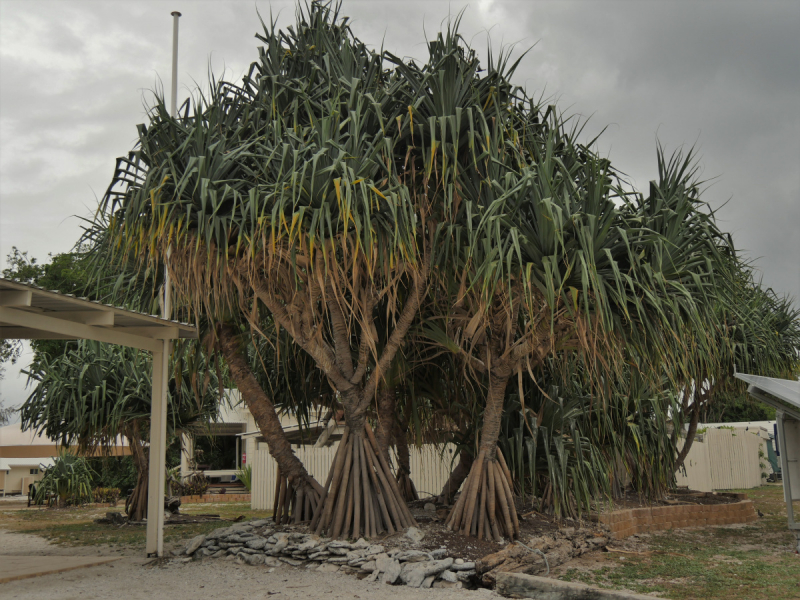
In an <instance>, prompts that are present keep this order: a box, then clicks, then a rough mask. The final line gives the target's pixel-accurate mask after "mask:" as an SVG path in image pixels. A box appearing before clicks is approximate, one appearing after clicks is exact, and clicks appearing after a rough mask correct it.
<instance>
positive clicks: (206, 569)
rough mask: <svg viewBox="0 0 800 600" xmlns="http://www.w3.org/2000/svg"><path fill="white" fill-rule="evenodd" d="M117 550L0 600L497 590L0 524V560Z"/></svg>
mask: <svg viewBox="0 0 800 600" xmlns="http://www.w3.org/2000/svg"><path fill="white" fill-rule="evenodd" d="M4 555H5V556H64V555H72V556H98V555H105V556H121V559H120V560H117V561H114V562H113V563H109V564H107V565H101V566H97V567H89V568H86V569H78V570H75V571H69V572H66V573H56V574H53V575H44V576H42V577H36V578H33V579H24V580H20V581H12V582H10V583H4V584H0V597H2V598H3V600H11V599H12V598H13V599H31V600H93V599H97V600H100V599H105V598H109V597H112V596H115V597H120V598H125V599H126V600H138V599H141V600H159V599H162V598H163V599H169V600H175V598H198V599H203V600H205V599H212V598H220V599H225V600H232V599H237V598H242V599H245V598H246V599H248V600H250V599H252V598H274V599H275V600H290V599H292V600H312V599H313V600H316V599H318V598H324V599H325V600H345V599H347V600H352V599H354V598H360V599H362V600H366V599H372V598H375V599H384V598H386V597H387V594H390V595H391V600H412V599H425V600H483V599H490V598H500V596H498V595H497V594H495V593H494V592H491V591H489V590H479V591H469V590H448V589H427V590H421V589H412V588H407V587H405V586H392V587H391V588H389V587H387V586H384V585H383V584H380V583H366V582H364V581H360V580H358V579H357V578H355V577H354V576H352V575H345V574H342V573H333V574H329V573H318V572H316V571H307V570H304V569H296V568H294V567H290V566H288V565H285V566H282V567H278V568H276V569H274V570H273V571H272V572H271V573H270V572H269V570H268V569H267V568H266V567H250V566H245V565H237V564H235V563H233V562H231V561H224V560H205V561H192V562H187V563H183V562H179V561H177V560H176V561H168V562H167V563H166V564H164V565H163V566H154V565H147V563H148V562H150V561H147V560H145V559H144V558H142V557H141V556H138V555H131V553H130V552H124V551H122V552H121V551H117V550H111V549H108V548H105V547H99V548H98V547H86V546H83V547H66V546H55V545H52V544H49V543H48V542H47V541H46V540H44V539H42V538H40V537H37V536H33V535H27V534H20V533H11V532H7V531H3V530H0V561H2V560H3V556H4Z"/></svg>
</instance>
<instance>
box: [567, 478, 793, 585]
mask: <svg viewBox="0 0 800 600" xmlns="http://www.w3.org/2000/svg"><path fill="white" fill-rule="evenodd" d="M736 491H742V492H745V493H746V494H747V495H748V497H749V498H750V499H752V500H753V502H754V503H755V505H756V507H757V508H758V509H759V510H760V511H761V512H762V513H764V517H762V518H760V519H759V520H758V521H756V522H754V523H750V524H747V525H729V526H726V527H705V528H696V529H684V530H670V531H664V532H658V533H654V534H652V535H651V537H650V538H649V540H648V546H649V549H648V552H647V553H643V554H616V553H611V552H609V553H608V554H605V555H604V559H605V560H603V561H601V562H599V563H598V564H597V566H596V567H595V568H590V569H575V568H573V569H568V570H567V571H566V573H565V574H564V575H562V576H561V577H560V579H563V580H566V581H579V582H582V583H587V584H591V585H596V586H599V587H605V588H612V589H625V590H630V591H634V592H638V593H644V594H647V593H652V592H656V593H658V595H659V596H661V597H666V598H672V599H674V600H684V599H686V600H688V599H695V598H697V599H701V598H702V599H706V598H709V599H724V600H745V599H747V600H751V599H754V598H770V599H771V600H789V599H797V598H800V556H798V555H797V554H794V552H793V549H794V546H795V538H794V535H793V534H792V533H791V532H790V531H789V529H788V527H787V521H786V505H785V504H784V502H783V490H782V487H781V486H780V485H779V484H778V485H765V486H762V487H760V488H756V489H753V490H736ZM798 508H800V507H798Z"/></svg>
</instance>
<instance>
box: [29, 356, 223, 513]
mask: <svg viewBox="0 0 800 600" xmlns="http://www.w3.org/2000/svg"><path fill="white" fill-rule="evenodd" d="M150 361H151V359H150V356H149V355H148V354H147V353H146V352H140V351H137V350H133V349H131V348H126V347H122V346H114V345H110V344H102V343H99V342H91V341H79V342H75V343H72V342H71V343H69V344H68V345H67V348H66V351H65V352H64V353H63V354H60V355H57V356H54V357H51V356H49V355H46V354H45V355H43V356H41V357H40V358H39V360H37V361H35V362H34V363H33V365H31V367H30V368H29V370H28V371H27V372H26V374H27V375H28V377H29V380H30V381H31V382H32V383H33V384H34V387H33V391H32V392H31V394H30V396H29V397H28V399H27V400H26V401H25V403H24V404H23V405H22V407H21V408H20V416H21V419H22V426H23V428H25V429H33V430H34V431H36V432H37V433H43V434H45V435H46V436H47V437H48V438H50V439H52V440H56V441H57V442H58V443H59V444H61V445H62V446H64V447H74V448H76V449H77V450H79V451H82V452H85V451H88V450H92V451H94V450H96V449H98V448H100V449H101V450H102V451H110V450H113V447H114V445H115V444H116V443H118V441H119V440H118V438H119V436H122V437H123V438H125V440H126V441H127V442H128V447H129V448H130V450H131V454H132V457H133V462H134V466H135V468H136V472H137V479H136V487H135V488H134V489H133V490H132V491H131V493H130V494H129V495H128V498H127V500H126V503H125V510H126V512H127V514H128V516H129V518H130V519H131V520H133V521H141V520H142V519H143V518H145V517H146V516H147V508H148V507H147V482H148V449H147V440H148V434H149V423H150V402H151V387H152V382H151V378H150V373H151V372H152V369H151V365H150ZM171 374H172V375H173V377H172V378H171V380H170V385H169V389H168V396H167V402H168V407H167V429H168V432H170V433H176V432H179V431H182V430H194V429H198V430H199V429H202V427H203V425H204V424H206V423H208V422H210V421H211V420H213V419H214V417H215V416H216V414H217V400H218V396H217V386H216V377H215V375H214V373H213V372H212V371H210V370H207V369H206V368H205V359H204V357H203V355H202V353H200V352H198V351H197V349H196V348H189V347H188V343H185V342H184V343H183V344H182V345H181V347H180V348H179V349H178V350H177V351H176V352H175V357H174V360H173V365H172V368H171Z"/></svg>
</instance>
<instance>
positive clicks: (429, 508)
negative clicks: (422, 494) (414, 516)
mask: <svg viewBox="0 0 800 600" xmlns="http://www.w3.org/2000/svg"><path fill="white" fill-rule="evenodd" d="M422 510H424V511H425V512H426V513H435V512H436V505H435V504H434V503H432V502H426V503H425V506H424V507H423V509H422Z"/></svg>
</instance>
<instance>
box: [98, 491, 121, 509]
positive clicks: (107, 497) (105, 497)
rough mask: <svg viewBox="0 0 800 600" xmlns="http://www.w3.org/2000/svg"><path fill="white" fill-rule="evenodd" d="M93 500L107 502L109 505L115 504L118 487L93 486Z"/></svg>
mask: <svg viewBox="0 0 800 600" xmlns="http://www.w3.org/2000/svg"><path fill="white" fill-rule="evenodd" d="M92 493H93V494H94V501H95V502H97V503H98V504H99V503H109V504H111V506H116V505H117V500H119V495H120V492H119V488H105V487H98V488H94V492H92Z"/></svg>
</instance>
